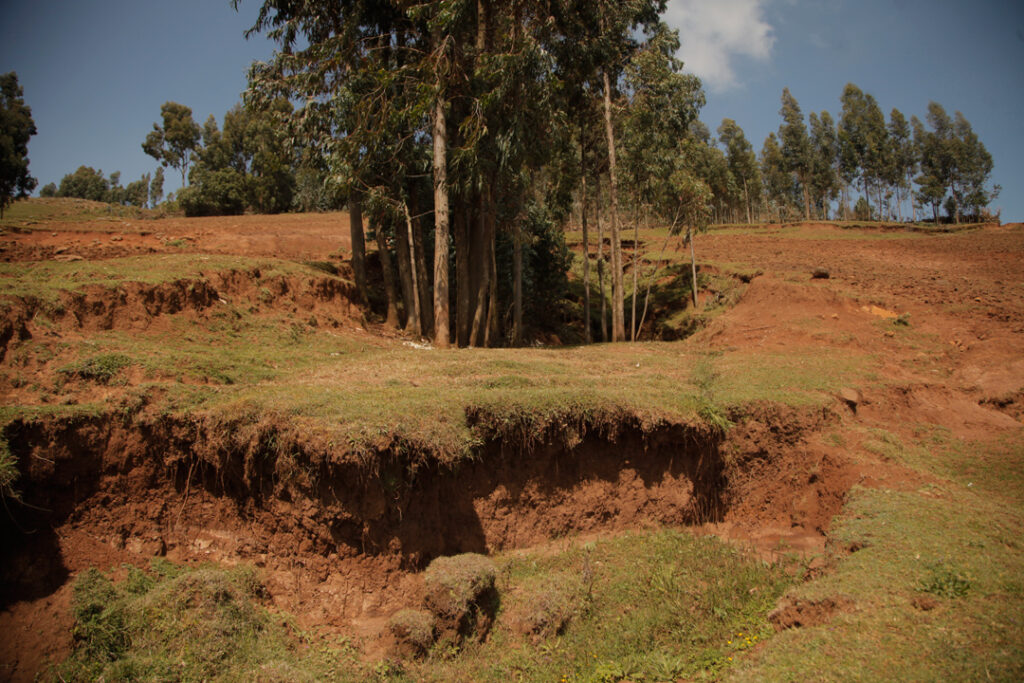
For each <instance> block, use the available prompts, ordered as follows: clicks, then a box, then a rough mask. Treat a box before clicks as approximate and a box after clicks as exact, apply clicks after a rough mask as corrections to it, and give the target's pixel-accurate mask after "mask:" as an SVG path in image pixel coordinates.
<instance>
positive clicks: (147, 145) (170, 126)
mask: <svg viewBox="0 0 1024 683" xmlns="http://www.w3.org/2000/svg"><path fill="white" fill-rule="evenodd" d="M160 117H161V120H162V124H163V125H161V124H159V123H154V124H153V130H152V131H150V133H149V134H148V135H147V136H146V140H145V141H144V142H143V143H142V151H144V152H145V153H146V154H148V155H149V156H151V157H153V158H154V159H156V160H157V161H159V162H160V163H161V165H163V166H170V167H171V168H176V169H178V170H179V171H180V172H181V184H182V185H185V178H186V174H187V171H188V167H189V165H190V164H191V163H192V155H193V153H194V150H195V148H196V145H198V144H199V138H200V135H201V131H200V128H199V124H197V123H196V122H195V121H194V120H193V119H192V109H190V108H189V107H186V106H185V105H183V104H178V103H177V102H165V103H164V104H163V105H161V107H160Z"/></svg>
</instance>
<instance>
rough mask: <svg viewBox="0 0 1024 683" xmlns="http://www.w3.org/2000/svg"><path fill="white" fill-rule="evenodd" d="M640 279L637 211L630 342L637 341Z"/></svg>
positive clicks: (637, 216) (637, 217) (638, 218)
mask: <svg viewBox="0 0 1024 683" xmlns="http://www.w3.org/2000/svg"><path fill="white" fill-rule="evenodd" d="M639 277H640V212H639V211H637V215H636V216H635V221H634V223H633V300H632V301H631V302H630V303H631V306H630V308H631V309H632V312H631V314H630V318H629V340H630V341H634V342H635V341H636V335H637V329H636V291H637V286H638V282H637V281H638V279H639Z"/></svg>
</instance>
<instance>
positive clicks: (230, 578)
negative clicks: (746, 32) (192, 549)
mask: <svg viewBox="0 0 1024 683" xmlns="http://www.w3.org/2000/svg"><path fill="white" fill-rule="evenodd" d="M263 597H265V591H264V589H263V587H262V584H261V583H260V581H259V578H258V576H257V575H256V573H255V572H254V571H253V570H252V569H249V568H244V567H242V568H237V569H233V570H228V571H225V570H221V569H215V568H212V567H202V568H198V569H186V568H183V567H177V566H175V565H172V564H170V563H168V562H167V561H166V560H159V561H155V562H154V565H153V568H152V570H151V571H150V572H143V571H141V570H138V569H135V568H130V569H129V570H128V576H127V578H126V579H125V580H124V581H122V582H120V583H118V584H115V583H114V582H112V581H111V580H110V579H109V578H108V577H107V576H105V575H104V574H102V573H101V572H99V571H97V570H96V569H89V570H87V571H85V572H83V573H82V574H81V575H80V576H79V577H78V579H76V581H75V583H74V592H73V596H72V613H73V616H74V618H75V627H74V636H75V650H74V653H73V654H72V656H71V657H70V658H69V659H68V660H67V661H65V662H64V663H62V664H61V665H59V666H58V667H57V669H56V671H55V672H54V673H55V678H56V679H59V680H66V681H85V680H97V679H100V680H140V679H141V680H171V679H173V680H268V681H269V680H281V681H284V680H287V681H295V680H323V679H334V680H336V679H337V678H338V677H339V675H340V674H341V673H343V671H344V668H343V667H345V664H344V661H343V660H342V659H341V656H344V653H343V652H340V651H337V650H327V649H311V648H306V649H300V648H297V647H296V645H297V643H296V642H295V641H293V640H292V637H291V636H289V634H288V633H287V631H286V629H285V628H283V627H281V626H280V623H281V620H280V618H279V617H278V618H277V619H271V618H270V616H269V615H268V614H267V612H266V611H265V610H264V609H263V608H261V607H259V606H258V604H257V600H259V599H262V598H263Z"/></svg>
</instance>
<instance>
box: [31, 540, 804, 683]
mask: <svg viewBox="0 0 1024 683" xmlns="http://www.w3.org/2000/svg"><path fill="white" fill-rule="evenodd" d="M563 543H565V545H564V546H563V547H562V549H560V550H556V549H548V550H546V551H545V550H543V549H541V550H537V551H528V552H524V551H519V552H511V553H507V554H499V555H497V556H495V557H494V558H486V557H482V556H479V555H476V556H474V555H463V556H457V557H454V558H442V560H443V561H442V562H441V565H440V566H439V567H435V568H434V569H433V570H431V571H430V577H428V578H429V579H430V581H428V583H430V582H433V583H434V584H436V586H440V587H442V588H444V590H445V591H449V594H450V595H451V596H452V600H453V604H454V603H456V602H457V603H458V604H460V605H467V606H468V605H471V604H472V603H473V601H474V600H479V598H480V596H481V595H482V593H481V591H483V593H486V592H488V591H489V590H492V591H496V592H497V594H499V595H500V608H499V609H498V612H497V614H496V617H495V621H494V624H493V627H492V628H491V631H490V634H489V636H488V638H487V639H486V640H485V641H480V640H477V639H471V640H465V641H462V642H461V645H460V646H459V647H458V649H457V650H456V649H454V643H453V642H452V641H445V640H443V639H442V640H440V641H438V643H437V644H434V623H435V622H434V616H433V615H431V614H429V613H427V612H424V611H419V610H403V611H400V612H398V613H396V614H395V615H394V616H393V617H392V619H391V622H390V628H391V630H392V632H393V633H396V634H401V636H402V637H403V638H404V639H405V640H406V641H407V642H415V643H416V644H417V645H418V648H417V650H416V651H415V652H409V653H408V658H406V659H404V660H402V659H389V660H382V661H380V662H362V661H360V660H359V659H358V657H357V655H356V651H355V650H354V649H353V648H352V647H351V646H350V645H349V644H348V643H347V642H345V641H341V642H331V641H329V640H326V639H322V638H319V637H317V636H314V635H312V634H309V633H304V632H302V631H301V630H299V629H297V628H296V627H295V626H294V625H293V624H288V623H287V622H283V621H282V617H281V616H280V615H277V616H272V615H271V614H270V613H269V612H268V611H267V610H266V609H265V608H264V607H262V606H261V604H260V603H261V601H262V600H263V599H264V598H265V594H264V589H263V587H262V584H261V582H260V580H259V575H258V573H256V572H255V571H254V570H252V569H250V568H245V567H241V568H235V569H230V570H229V569H221V568H216V567H212V566H204V567H199V568H187V567H182V566H178V565H174V564H172V563H170V562H167V561H166V560H155V561H154V563H153V566H152V568H151V569H150V570H149V571H142V570H139V569H135V568H130V569H127V575H126V576H125V577H124V578H123V579H121V580H119V581H114V580H112V579H111V578H110V576H109V575H107V574H104V573H102V572H99V571H98V570H89V571H86V572H84V573H83V574H82V575H80V576H79V578H78V579H77V580H76V582H75V585H74V598H73V611H74V616H75V631H74V634H75V651H74V654H73V655H72V656H71V658H70V659H68V660H67V661H66V662H64V663H63V664H61V665H60V666H59V667H57V668H56V669H54V670H53V671H51V672H50V675H49V678H50V679H51V680H64V681H85V680H98V679H100V678H103V679H104V680H139V679H143V680H157V679H159V680H168V679H173V680H221V681H227V680H275V681H276V680H282V681H283V680H338V681H366V680H388V681H450V680H474V681H502V682H504V681H507V680H561V679H562V677H563V676H564V677H566V678H567V679H569V680H574V681H578V680H579V681H618V680H623V679H625V678H632V680H670V679H675V678H680V677H689V676H694V675H698V674H700V672H702V671H708V672H712V673H716V672H722V671H724V670H726V669H727V668H728V667H730V666H731V665H732V661H733V657H734V656H736V655H737V654H738V653H740V652H742V651H743V650H745V649H747V648H749V647H750V646H751V644H753V643H756V642H760V641H762V640H763V639H765V638H767V637H769V636H770V635H771V632H772V631H771V628H770V626H769V624H768V621H767V614H768V612H769V611H770V609H771V608H772V606H773V605H774V603H775V601H776V599H777V598H778V597H779V596H780V595H781V594H782V592H783V591H785V590H786V588H787V587H788V586H790V585H791V584H792V581H793V579H792V578H790V576H789V575H788V574H787V573H786V572H785V571H784V570H783V568H782V567H781V566H780V565H775V564H767V563H765V562H763V561H760V560H757V559H755V558H753V557H749V556H747V555H745V554H744V553H743V552H741V551H739V550H737V549H735V548H732V547H730V546H728V545H726V544H724V543H722V542H721V541H719V540H717V539H714V538H711V537H703V538H698V537H695V536H693V535H691V534H688V533H685V532H681V531H673V530H662V531H647V532H638V533H630V534H626V535H623V536H619V537H616V538H608V539H603V540H599V541H596V542H587V543H583V542H578V541H569V542H563ZM552 550H554V552H552ZM436 562H437V561H435V564H436ZM494 607H498V604H495V605H494ZM524 619H525V620H526V621H524ZM283 623H285V624H286V627H285V626H282V624H283ZM737 634H742V635H737ZM414 655H415V656H417V657H419V658H418V659H413V656H414Z"/></svg>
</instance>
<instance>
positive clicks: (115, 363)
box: [58, 353, 132, 384]
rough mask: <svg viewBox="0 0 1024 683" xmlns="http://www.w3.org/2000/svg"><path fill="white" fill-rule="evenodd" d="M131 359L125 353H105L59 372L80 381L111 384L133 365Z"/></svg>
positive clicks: (61, 369)
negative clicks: (119, 373) (111, 381)
mask: <svg viewBox="0 0 1024 683" xmlns="http://www.w3.org/2000/svg"><path fill="white" fill-rule="evenodd" d="M131 362H132V361H131V359H130V358H128V356H126V355H124V354H123V353H104V354H100V355H98V356H92V357H91V358H86V359H84V360H81V361H78V362H77V363H72V364H71V365H66V366H64V367H63V368H60V370H58V372H60V373H62V374H64V375H68V376H72V377H77V378H79V379H84V380H89V381H92V382H100V383H102V384H110V380H112V379H113V378H114V377H115V376H116V375H117V373H118V372H120V371H121V370H122V369H123V368H126V367H128V366H129V365H131Z"/></svg>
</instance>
